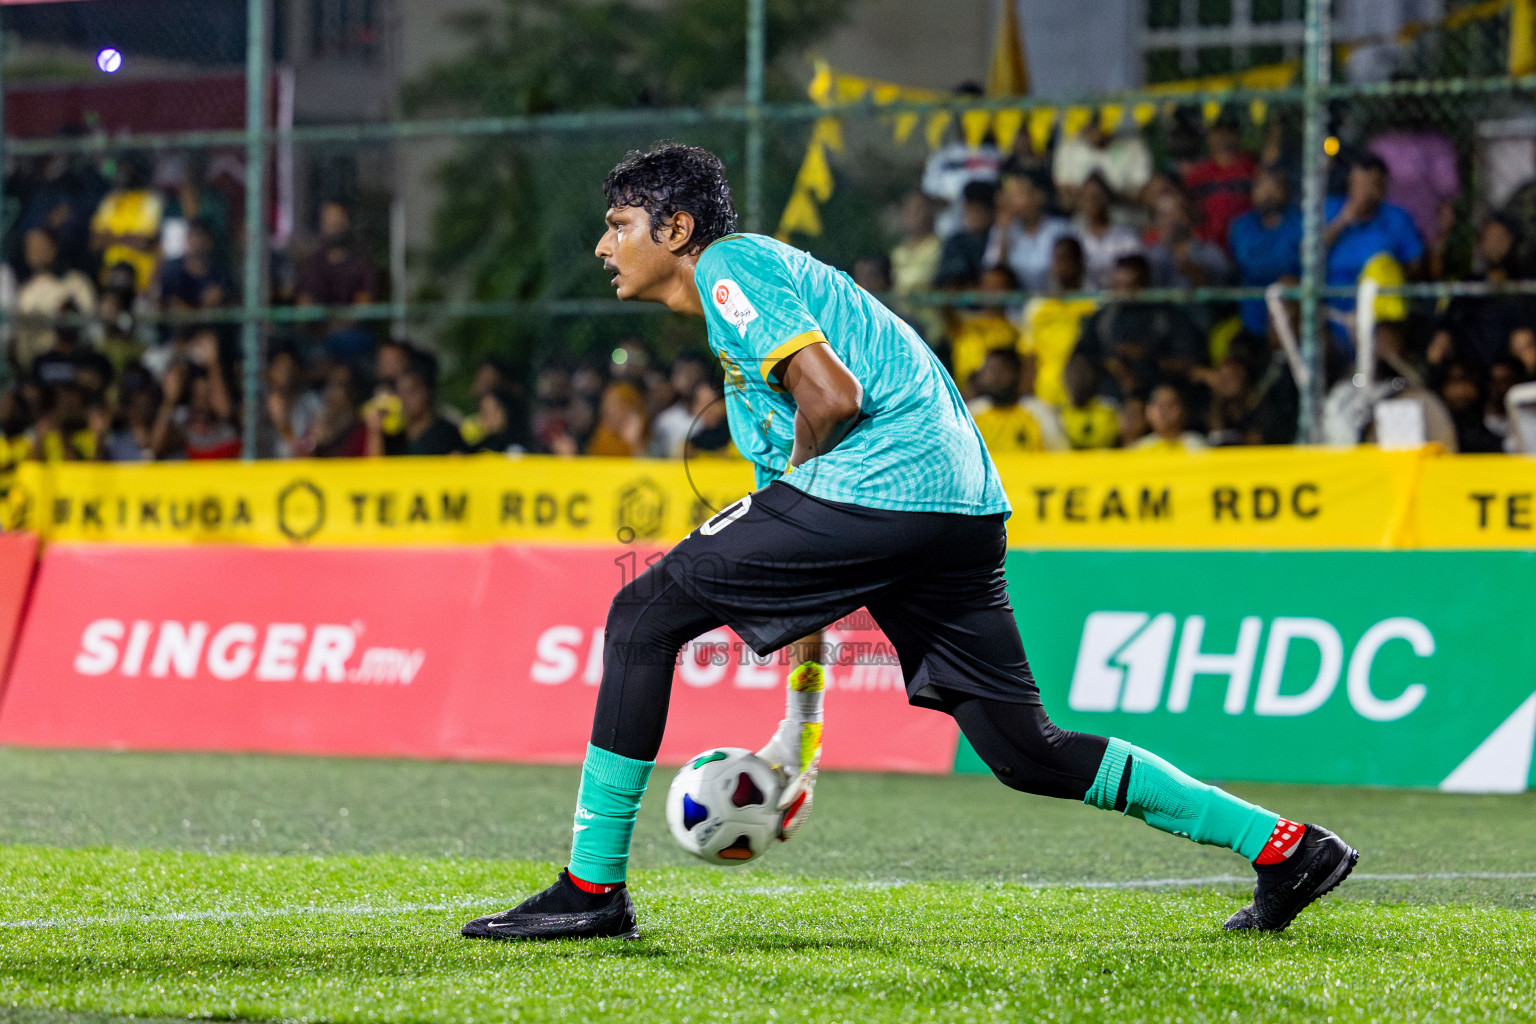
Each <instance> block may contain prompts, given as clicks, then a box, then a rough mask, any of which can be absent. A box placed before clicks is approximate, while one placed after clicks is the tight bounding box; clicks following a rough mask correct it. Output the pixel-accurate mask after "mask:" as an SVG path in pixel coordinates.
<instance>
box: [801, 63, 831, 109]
mask: <svg viewBox="0 0 1536 1024" xmlns="http://www.w3.org/2000/svg"><path fill="white" fill-rule="evenodd" d="M806 92H807V93H808V94H809V95H810V97H811V99H812V100H813V101H815V102H816V103H818V104H820V105H821V106H823V107H825V106H827V105H828V104H829V103H831V102H832V68H831V66H830V65H829V64H827V62H826V61H823V60H819V61H817V62H816V75H815V77H814V78H812V79H811V84H810V87H809V88H807V89H806Z"/></svg>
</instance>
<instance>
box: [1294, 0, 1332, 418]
mask: <svg viewBox="0 0 1536 1024" xmlns="http://www.w3.org/2000/svg"><path fill="white" fill-rule="evenodd" d="M1332 30H1333V3H1332V0H1307V23H1306V37H1305V38H1306V52H1305V56H1304V57H1303V59H1302V73H1303V95H1302V118H1303V121H1302V123H1303V128H1302V148H1301V165H1302V171H1301V230H1302V238H1301V353H1302V359H1303V360H1304V361H1305V362H1306V365H1307V367H1308V368H1309V369H1310V370H1311V371H1312V372H1311V379H1310V380H1309V381H1308V382H1307V385H1306V386H1305V387H1304V388H1302V390H1301V422H1300V423H1299V424H1298V428H1299V431H1300V439H1301V440H1302V441H1306V442H1310V443H1313V444H1316V443H1317V442H1319V441H1321V440H1322V409H1323V387H1324V385H1325V383H1326V378H1325V377H1324V374H1323V362H1324V360H1323V354H1324V351H1325V348H1324V346H1326V345H1327V344H1328V337H1327V334H1326V332H1325V331H1324V330H1323V329H1322V325H1321V323H1320V322H1319V316H1318V313H1319V309H1320V303H1319V301H1318V289H1319V288H1321V287H1322V286H1323V279H1324V276H1325V275H1324V271H1325V269H1326V260H1327V253H1326V252H1324V251H1323V200H1324V196H1325V194H1326V192H1327V189H1328V172H1327V170H1326V168H1325V166H1324V153H1323V140H1324V138H1325V136H1326V135H1327V133H1328V86H1329V82H1330V79H1331V77H1332V72H1333V45H1332V35H1333V31H1332Z"/></svg>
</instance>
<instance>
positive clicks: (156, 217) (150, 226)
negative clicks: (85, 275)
mask: <svg viewBox="0 0 1536 1024" xmlns="http://www.w3.org/2000/svg"><path fill="white" fill-rule="evenodd" d="M149 170H150V168H149V160H148V159H147V158H146V157H145V156H144V154H142V153H128V154H125V155H124V156H123V158H122V160H121V161H120V162H119V163H118V166H117V187H116V188H114V189H113V190H112V191H111V192H108V193H107V195H106V197H105V198H104V199H102V201H101V205H100V206H98V207H97V208H96V215H95V216H94V217H92V218H91V248H92V249H93V250H95V251H96V252H98V253H100V254H101V281H102V283H103V284H106V283H107V275H109V274H110V273H111V272H112V268H113V267H115V266H117V265H118V264H120V263H126V264H127V265H128V266H129V267H131V268H133V283H134V290H135V291H138V292H143V291H144V289H146V288H148V287H149V283H150V282H151V281H152V280H154V277H155V266H156V263H157V262H158V260H159V244H160V221H161V220H162V218H163V217H164V215H165V206H164V204H163V203H162V202H161V201H160V197H159V195H157V194H156V193H155V192H154V191H153V190H152V189H151V188H150V187H149Z"/></svg>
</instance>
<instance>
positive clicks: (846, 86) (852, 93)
mask: <svg viewBox="0 0 1536 1024" xmlns="http://www.w3.org/2000/svg"><path fill="white" fill-rule="evenodd" d="M869 85H870V83H869V82H868V81H866V80H864V79H862V78H855V77H853V76H852V75H838V76H837V89H836V92H837V102H838V103H857V102H859V101H860V100H862V99H863V98H864V97H865V96H866V95H868V94H869Z"/></svg>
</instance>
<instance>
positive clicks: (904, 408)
mask: <svg viewBox="0 0 1536 1024" xmlns="http://www.w3.org/2000/svg"><path fill="white" fill-rule="evenodd" d="M603 187H604V192H605V194H606V196H607V200H608V213H607V218H606V219H607V225H608V228H607V231H606V232H604V234H603V237H602V239H601V240H600V241H599V242H598V244H597V256H598V257H599V258H600V259H601V260H602V261H603V268H604V270H606V271H607V272H608V273H610V274H612V275H613V282H612V283H613V286H614V288H615V290H616V291H617V292H618V296H619V298H620V299H637V300H640V301H644V302H660V303H663V304H664V305H666V306H667V307H668V308H669V309H671V310H673V311H674V312H678V313H683V314H686V315H689V316H694V317H702V318H703V319H704V320H705V321H706V323H707V324H708V326H709V343H710V346H711V347H712V348H713V349H714V351H715V353H716V355H718V356H719V358H720V363H721V365H722V366H723V367H724V371H725V379H726V390H727V397H726V402H727V415H728V418H729V421H730V428H731V434H732V437H733V439H734V440H735V442H736V446H737V447H738V448H739V449H740V450H741V452H742V454H743V455H745V456H746V457H747V458H748V459H750V460H751V461H752V462H753V464H754V465H755V467H756V471H757V485H758V489H757V490H756V491H754V492H753V493H752V494H750V495H748V496H747V497H744V498H742V499H741V500H740V501H738V502H736V503H735V504H733V505H730V506H728V507H727V508H726V509H724V510H723V511H721V512H720V513H719V514H717V515H716V516H714V517H713V518H712V519H710V520H709V521H707V522H705V523H704V524H703V525H702V526H700V527H699V528H698V529H697V530H695V531H694V532H693V533H691V534H689V535H688V536H687V537H686V538H685V539H684V540H683V541H682V542H681V543H679V544H678V545H677V546H676V547H674V548H673V549H672V550H671V551H670V552H668V553H667V555H666V556H665V557H663V558H662V559H660V560H659V561H658V562H656V564H655V565H654V566H652V567H651V568H650V569H649V570H648V571H647V572H645V573H644V574H643V575H641V576H639V577H638V578H637V579H635V580H633V581H631V582H630V583H629V584H627V585H626V586H624V588H623V589H622V590H620V591H619V593H618V595H617V596H616V597H615V598H614V600H613V605H612V607H611V609H610V611H609V613H608V623H607V641H606V645H605V647H604V651H603V679H602V685H601V687H600V688H599V690H598V696H597V709H596V720H595V722H594V724H593V727H592V741H591V743H590V745H589V746H588V747H587V756H586V761H585V763H584V765H583V767H582V777H581V790H580V793H579V795H578V797H577V806H576V823H575V837H574V842H573V844H572V850H571V858H570V861H569V865H568V867H567V868H566V870H564V871H562V872H560V875H559V877H558V878H557V879H556V881H555V883H554V884H553V885H551V886H550V887H549V888H548V889H545V890H544V891H543V892H540V893H538V894H537V895H535V896H533V897H531V898H530V899H528V900H526V901H524V902H523V903H521V904H519V905H518V906H516V907H514V908H512V909H511V910H508V911H505V912H503V913H500V914H494V915H491V916H489V917H482V918H479V919H477V920H475V921H471V922H470V923H468V924H466V925H465V926H464V929H463V931H464V934H465V935H466V936H470V937H474V938H499V939H555V938H585V937H599V936H616V937H634V936H635V935H637V934H638V931H637V927H636V921H635V911H634V906H633V904H632V903H631V901H630V898H629V893H628V891H627V890H626V889H625V886H624V879H625V868H626V865H627V863H628V860H629V845H630V837H631V833H632V832H633V830H634V823H635V816H636V814H637V812H638V810H639V807H640V797H641V795H642V794H643V793H644V792H645V788H646V783H647V781H648V780H649V779H650V775H651V770H652V768H653V767H654V765H655V758H656V752H657V751H658V750H659V749H660V747H661V737H662V730H663V728H664V726H665V723H666V717H667V702H668V699H669V697H670V693H671V689H672V676H673V671H674V668H675V666H676V659H677V654H678V651H679V650H680V649H681V648H682V646H683V645H684V644H685V643H687V642H688V641H689V640H692V639H693V638H694V637H697V636H699V635H700V634H701V633H704V632H706V631H708V630H710V629H714V628H716V627H718V626H720V625H722V624H724V625H729V626H730V627H731V628H732V629H734V630H735V631H736V632H737V634H738V635H740V636H741V637H742V639H744V640H745V641H746V642H747V643H748V644H749V645H750V646H751V647H752V649H753V650H754V651H757V652H758V653H759V654H766V653H768V652H771V651H775V650H777V649H779V648H781V647H783V646H785V645H786V644H788V643H790V642H792V641H794V640H795V639H797V638H799V637H803V636H806V635H807V634H810V633H813V632H814V631H816V630H817V629H820V628H821V627H823V626H825V625H826V624H828V623H830V622H832V621H834V620H836V619H839V618H842V617H844V616H846V615H848V614H850V613H851V612H853V611H855V610H857V609H858V608H861V607H865V608H867V609H868V610H869V613H870V614H871V615H872V616H873V617H874V619H875V621H876V622H877V623H878V624H879V625H880V628H881V629H882V630H884V632H885V634H886V636H887V637H888V638H889V639H890V641H891V643H892V644H893V645H894V647H895V649H896V652H897V654H898V656H899V658H900V660H901V668H902V674H903V676H904V677H905V679H906V688H907V699H908V701H909V702H910V703H912V704H915V705H918V706H920V707H927V708H933V709H936V710H939V711H943V712H946V713H948V714H950V715H953V716H954V718H955V720H956V721H957V722H958V723H959V724H960V728H961V729H962V730H963V731H964V733H965V735H966V738H967V739H969V740H970V742H971V745H972V746H973V747H975V749H976V751H977V753H979V754H980V755H981V757H982V759H983V760H984V761H985V762H986V764H987V766H988V767H989V768H991V769H992V771H993V773H994V774H995V775H996V776H997V778H998V779H999V780H1000V781H1001V782H1002V783H1003V784H1004V785H1005V786H1009V787H1011V788H1013V789H1017V790H1020V791H1022V792H1025V793H1037V794H1043V795H1046V796H1053V797H1060V798H1064V799H1070V800H1080V801H1082V802H1084V803H1086V804H1089V805H1091V806H1094V807H1098V808H1101V809H1103V810H1106V811H1111V810H1112V811H1118V812H1120V813H1122V814H1130V815H1133V816H1134V817H1137V818H1140V819H1141V820H1142V821H1145V822H1146V823H1147V824H1148V825H1151V826H1152V827H1153V828H1156V829H1159V830H1161V831H1164V832H1171V833H1173V834H1174V835H1179V836H1184V837H1185V838H1188V839H1192V840H1194V841H1195V842H1197V843H1206V844H1209V845H1213V846H1225V847H1227V848H1228V849H1230V850H1233V851H1236V852H1237V853H1239V854H1240V855H1242V856H1243V857H1244V858H1246V859H1247V860H1249V861H1250V862H1252V863H1253V865H1254V867H1255V869H1256V870H1257V872H1258V880H1257V883H1256V886H1255V890H1254V898H1253V902H1252V903H1251V904H1249V905H1248V906H1246V907H1244V908H1243V909H1241V910H1239V911H1238V912H1237V913H1236V914H1234V915H1233V916H1232V917H1231V919H1230V920H1228V921H1227V923H1226V927H1227V928H1229V929H1259V930H1266V931H1279V930H1280V929H1282V928H1284V927H1285V926H1286V925H1288V924H1290V922H1291V920H1292V919H1293V918H1294V917H1295V916H1296V915H1297V913H1299V912H1300V911H1301V910H1302V909H1303V908H1305V907H1306V906H1307V905H1308V904H1310V903H1311V902H1312V901H1314V900H1316V899H1317V898H1318V897H1320V896H1322V895H1323V894H1324V893H1326V892H1328V891H1329V890H1330V889H1332V888H1333V887H1334V886H1336V885H1338V884H1339V883H1340V882H1341V881H1343V880H1344V878H1345V876H1347V875H1348V874H1349V872H1350V870H1351V868H1352V867H1353V866H1354V864H1355V861H1356V859H1357V858H1358V856H1359V855H1358V854H1357V853H1356V852H1355V851H1354V850H1353V849H1351V848H1350V847H1349V846H1348V845H1347V844H1345V843H1344V841H1343V840H1341V839H1340V838H1339V837H1338V836H1336V835H1334V834H1333V833H1331V832H1329V831H1328V830H1327V829H1324V828H1320V827H1318V826H1316V825H1304V824H1299V823H1295V822H1291V821H1287V820H1285V819H1283V818H1280V817H1278V816H1276V815H1274V814H1272V813H1270V812H1269V811H1267V810H1265V809H1264V808H1262V807H1256V806H1254V805H1253V804H1250V803H1248V802H1247V801H1245V800H1240V799H1238V798H1237V797H1235V796H1233V795H1232V794H1230V793H1227V792H1225V791H1223V790H1221V789H1217V788H1216V787H1214V786H1208V785H1204V784H1202V783H1200V782H1197V781H1196V780H1194V779H1192V778H1190V777H1189V776H1188V775H1186V774H1184V773H1183V772H1181V771H1179V769H1177V768H1175V767H1174V766H1173V765H1171V764H1169V763H1168V762H1167V761H1164V760H1163V759H1162V758H1160V757H1158V756H1157V755H1156V754H1153V753H1150V752H1148V751H1146V750H1142V749H1141V748H1139V747H1136V746H1133V745H1131V744H1130V743H1127V742H1125V741H1124V740H1120V739H1113V738H1105V737H1102V736H1091V735H1088V734H1086V733H1078V732H1070V731H1067V730H1064V729H1059V728H1057V727H1056V726H1055V725H1054V724H1052V722H1051V720H1050V718H1049V717H1048V716H1047V715H1046V712H1045V709H1044V708H1043V707H1042V706H1041V703H1040V692H1039V690H1038V689H1037V687H1036V685H1035V680H1034V677H1033V675H1032V674H1031V673H1030V669H1029V665H1028V663H1027V662H1026V661H1025V658H1024V647H1023V643H1022V642H1021V640H1020V638H1019V630H1018V624H1017V622H1016V621H1015V619H1014V613H1013V608H1012V606H1011V605H1010V603H1009V601H1008V588H1007V584H1006V582H1005V581H1004V578H1003V555H1004V549H1005V547H1006V543H1007V538H1006V535H1005V532H1004V528H1003V521H1004V519H1005V518H1006V517H1007V516H1008V514H1009V505H1008V500H1007V498H1006V497H1005V496H1004V493H1003V485H1002V481H1001V480H1000V479H999V478H998V474H997V470H996V468H994V466H993V465H992V460H991V458H990V457H989V456H988V455H987V450H986V447H985V446H984V445H983V443H982V440H981V437H980V435H979V434H978V433H977V431H976V427H975V425H974V424H973V423H972V421H971V418H970V416H969V415H968V414H967V413H966V409H965V404H964V403H963V402H962V401H961V398H960V394H959V392H958V391H957V390H956V388H955V385H954V383H953V381H952V380H951V379H950V377H949V374H948V373H947V372H946V371H945V369H944V367H943V366H942V365H941V364H940V363H939V361H938V359H937V358H935V356H934V355H933V353H932V352H931V351H930V349H929V348H928V346H927V345H926V344H924V343H923V341H922V339H921V338H919V337H918V336H917V334H915V333H914V332H913V331H912V330H911V328H909V327H908V326H907V325H906V324H905V323H903V322H902V321H901V320H900V319H898V318H897V317H896V316H894V315H893V314H892V313H890V312H889V311H888V310H886V309H885V307H883V306H882V305H881V304H880V303H879V302H877V301H876V300H875V299H874V298H873V297H872V296H871V295H869V294H868V293H867V292H865V291H863V290H862V289H860V288H859V287H858V286H857V285H855V284H854V283H853V281H852V280H851V279H850V278H849V277H848V276H847V275H845V274H843V273H840V272H839V271H837V270H834V269H832V268H831V267H828V266H826V265H825V264H823V263H820V262H818V261H817V260H815V259H813V258H811V257H810V256H808V255H807V254H805V253H803V252H800V251H799V250H797V249H794V248H791V247H790V246H788V245H784V244H781V243H779V242H777V241H774V240H773V239H771V238H766V237H763V236H761V235H746V234H736V233H734V232H735V228H736V212H735V209H734V208H733V206H732V203H731V191H730V187H729V185H728V184H727V183H726V179H725V173H724V168H723V167H722V165H721V163H720V160H719V159H718V158H717V157H715V156H714V155H713V154H712V153H709V152H707V151H705V150H702V149H697V148H693V147H688V146H676V145H662V146H659V147H658V148H656V149H654V150H652V151H651V152H649V153H639V152H634V153H630V154H629V156H628V157H626V158H625V159H624V161H623V162H622V163H620V164H619V165H618V166H617V167H615V168H614V169H613V171H612V172H611V173H610V174H609V175H608V178H607V180H606V181H605V182H604V185H603ZM819 690H820V679H819V677H818V676H817V675H816V673H815V672H814V671H812V670H811V667H807V668H805V669H803V670H802V669H797V670H796V672H795V673H793V674H792V680H791V691H790V694H789V711H790V713H789V715H788V717H787V718H786V719H785V722H784V723H783V724H782V725H781V726H780V729H779V732H778V734H777V735H776V736H775V738H774V740H773V741H772V742H770V744H769V746H768V747H766V748H764V752H763V753H764V756H765V757H767V758H768V759H769V760H770V762H771V763H776V764H779V765H781V766H782V768H781V770H782V772H783V774H784V775H785V778H786V783H787V785H786V790H785V794H784V798H783V799H782V800H781V802H780V806H781V807H782V808H783V810H784V825H783V830H784V832H785V834H786V835H787V834H789V833H792V832H793V831H794V829H795V828H797V827H798V826H799V825H800V824H801V823H802V822H803V821H804V818H805V815H806V814H807V813H808V812H809V809H810V800H809V796H810V793H811V788H812V786H813V784H814V782H815V769H816V764H817V754H818V753H819V746H820V724H819V721H820V698H821V694H820V692H819ZM797 755H798V756H797Z"/></svg>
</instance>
